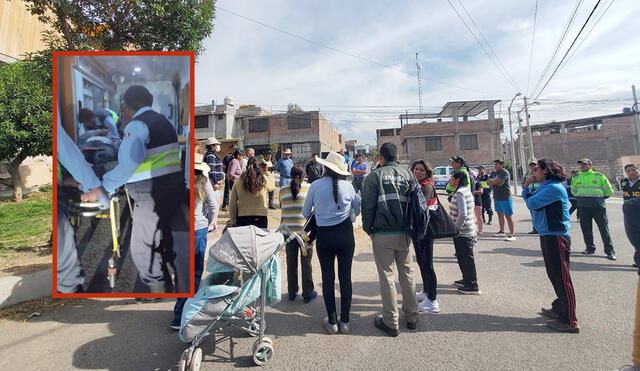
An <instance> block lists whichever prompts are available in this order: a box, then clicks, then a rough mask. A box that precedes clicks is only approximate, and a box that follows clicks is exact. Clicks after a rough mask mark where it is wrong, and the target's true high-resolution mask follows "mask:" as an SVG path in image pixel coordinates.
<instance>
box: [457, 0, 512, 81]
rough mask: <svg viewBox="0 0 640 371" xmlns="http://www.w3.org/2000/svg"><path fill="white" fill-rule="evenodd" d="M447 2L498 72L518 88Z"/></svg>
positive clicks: (458, 13)
mask: <svg viewBox="0 0 640 371" xmlns="http://www.w3.org/2000/svg"><path fill="white" fill-rule="evenodd" d="M447 2H448V3H449V5H450V6H451V9H453V11H454V12H455V13H456V15H457V16H458V18H460V21H462V23H463V24H464V26H465V27H466V28H467V30H468V31H469V33H470V34H471V36H473V38H474V39H475V40H476V42H477V43H478V45H479V46H480V48H481V49H482V51H483V52H484V53H485V54H486V55H487V57H488V58H489V60H490V61H491V63H492V64H493V65H494V66H495V67H496V69H497V70H498V72H500V74H501V75H502V76H503V77H504V78H505V80H507V82H509V84H511V85H512V86H513V87H514V88H515V89H516V90H518V86H517V85H516V84H515V83H514V82H513V81H511V80H510V79H509V76H508V75H507V74H505V72H504V71H502V70H501V69H500V67H499V66H498V64H497V63H496V61H495V60H494V59H493V57H492V56H491V54H490V53H489V52H488V51H487V49H486V48H485V47H484V45H482V43H481V42H480V40H479V39H478V37H477V36H476V34H475V33H474V32H473V31H471V28H470V27H469V25H468V24H467V22H466V21H465V20H464V18H462V15H461V14H460V12H458V9H456V7H455V6H453V4H452V3H451V1H450V0H447Z"/></svg>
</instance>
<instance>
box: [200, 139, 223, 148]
mask: <svg viewBox="0 0 640 371" xmlns="http://www.w3.org/2000/svg"><path fill="white" fill-rule="evenodd" d="M202 144H204V145H205V146H210V145H213V144H220V142H218V140H217V139H216V138H215V137H209V138H207V139H206V140H205V141H204V142H202Z"/></svg>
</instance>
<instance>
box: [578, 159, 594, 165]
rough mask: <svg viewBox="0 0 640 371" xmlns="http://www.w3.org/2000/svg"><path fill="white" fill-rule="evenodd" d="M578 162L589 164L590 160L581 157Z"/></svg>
mask: <svg viewBox="0 0 640 371" xmlns="http://www.w3.org/2000/svg"><path fill="white" fill-rule="evenodd" d="M578 163H579V164H587V165H591V160H590V159H588V158H581V159H579V160H578Z"/></svg>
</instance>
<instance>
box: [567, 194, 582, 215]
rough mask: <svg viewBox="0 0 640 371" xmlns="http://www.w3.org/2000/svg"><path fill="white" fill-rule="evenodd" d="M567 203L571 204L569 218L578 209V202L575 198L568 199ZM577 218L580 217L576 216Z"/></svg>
mask: <svg viewBox="0 0 640 371" xmlns="http://www.w3.org/2000/svg"><path fill="white" fill-rule="evenodd" d="M569 203H570V204H571V207H570V208H569V216H571V215H573V212H574V211H576V209H577V208H578V201H577V200H576V199H575V198H569ZM579 218H580V215H578V219H579Z"/></svg>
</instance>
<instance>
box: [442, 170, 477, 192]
mask: <svg viewBox="0 0 640 371" xmlns="http://www.w3.org/2000/svg"><path fill="white" fill-rule="evenodd" d="M454 171H455V170H454ZM460 171H462V172H463V173H465V174H466V175H467V187H469V189H473V188H472V185H473V184H472V183H471V177H470V176H469V171H468V170H467V168H466V167H465V166H463V167H461V168H460ZM445 189H446V191H447V192H449V193H451V192H453V191H455V190H456V189H455V188H453V187H452V186H451V184H447V187H446V188H445Z"/></svg>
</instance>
